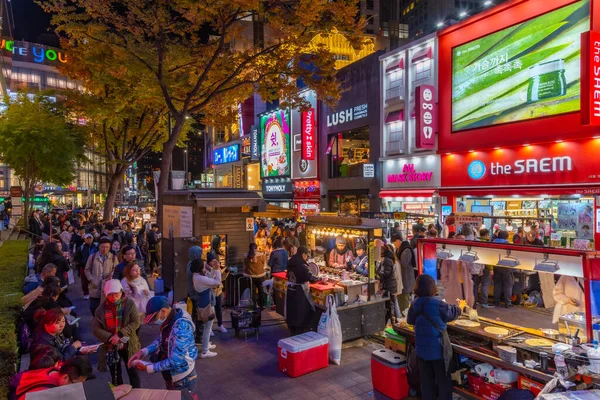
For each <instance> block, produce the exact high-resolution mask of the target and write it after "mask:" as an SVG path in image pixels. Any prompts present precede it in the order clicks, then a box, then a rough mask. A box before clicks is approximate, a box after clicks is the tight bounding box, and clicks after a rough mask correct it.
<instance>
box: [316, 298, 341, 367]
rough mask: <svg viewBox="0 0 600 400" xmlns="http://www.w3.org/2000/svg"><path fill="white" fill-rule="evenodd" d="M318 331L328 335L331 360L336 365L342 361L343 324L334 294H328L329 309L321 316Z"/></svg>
mask: <svg viewBox="0 0 600 400" xmlns="http://www.w3.org/2000/svg"><path fill="white" fill-rule="evenodd" d="M317 332H318V333H320V334H322V335H325V336H327V339H328V341H329V360H331V361H332V362H333V363H334V364H335V365H340V363H341V361H342V324H341V323H340V318H339V316H338V313H337V308H336V306H335V298H334V297H333V295H331V294H330V295H328V296H327V310H326V311H325V312H324V313H323V315H322V316H321V320H320V321H319V326H318V328H317Z"/></svg>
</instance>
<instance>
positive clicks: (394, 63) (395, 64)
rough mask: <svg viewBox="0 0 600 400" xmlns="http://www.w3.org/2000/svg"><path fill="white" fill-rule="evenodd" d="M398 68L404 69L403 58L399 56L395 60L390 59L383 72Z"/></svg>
mask: <svg viewBox="0 0 600 400" xmlns="http://www.w3.org/2000/svg"><path fill="white" fill-rule="evenodd" d="M399 69H404V58H401V59H400V60H397V61H392V62H391V63H390V64H389V65H388V66H387V68H386V69H385V72H392V71H397V70H399Z"/></svg>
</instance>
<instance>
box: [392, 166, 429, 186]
mask: <svg viewBox="0 0 600 400" xmlns="http://www.w3.org/2000/svg"><path fill="white" fill-rule="evenodd" d="M432 177H433V172H432V171H426V172H419V171H417V170H416V169H415V164H405V165H404V167H403V168H402V173H401V174H388V176H387V181H388V182H389V183H393V182H397V183H404V182H430V181H431V178H432Z"/></svg>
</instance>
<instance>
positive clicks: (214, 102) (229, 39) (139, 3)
mask: <svg viewBox="0 0 600 400" xmlns="http://www.w3.org/2000/svg"><path fill="white" fill-rule="evenodd" d="M38 2H39V4H40V5H41V6H42V7H43V8H44V9H45V10H46V11H47V12H49V13H52V15H53V17H52V23H53V24H54V25H55V27H56V32H57V33H58V34H59V35H60V36H61V38H62V39H63V47H64V48H65V50H66V51H67V52H68V53H69V54H77V53H78V52H81V51H86V50H85V49H88V48H96V47H97V48H101V49H103V50H102V51H106V52H107V53H105V54H106V55H107V56H108V55H109V54H110V56H109V58H111V63H112V65H111V66H109V67H108V68H116V69H119V70H123V73H129V74H131V75H133V76H135V77H136V78H137V80H138V82H134V83H135V86H133V87H132V91H133V92H134V93H136V96H137V93H138V92H142V96H141V98H142V99H144V100H142V99H140V100H139V101H140V102H141V101H154V100H159V103H160V105H161V106H163V107H164V108H165V109H166V111H168V112H169V113H170V114H171V116H172V118H173V121H174V126H173V128H172V132H171V135H170V137H168V138H167V139H166V140H165V141H164V143H163V145H162V153H163V154H162V164H161V176H162V177H164V178H163V179H160V181H159V185H158V187H159V193H158V194H157V195H160V194H161V193H163V192H164V191H165V190H167V188H168V179H166V177H168V176H169V172H170V171H169V168H170V164H171V157H172V152H173V150H174V148H175V146H176V145H177V142H178V141H179V140H180V138H181V135H182V134H183V133H184V132H185V128H186V120H187V119H188V118H189V117H190V116H194V118H196V119H197V120H198V122H200V123H203V124H205V125H213V124H214V123H215V121H218V122H220V123H223V121H222V116H223V115H230V114H231V113H230V112H229V110H231V108H232V106H235V105H236V104H238V103H240V102H242V101H244V100H245V99H247V98H248V97H249V96H250V95H251V94H252V93H253V92H255V91H257V92H258V93H260V94H261V96H262V98H263V100H266V101H272V100H275V99H279V101H280V105H281V106H284V107H285V106H292V107H305V106H306V104H305V100H304V99H303V98H302V97H300V96H299V95H298V91H297V88H296V80H297V79H299V78H301V79H302V80H303V81H304V82H305V84H307V85H308V86H309V87H310V88H312V89H314V90H315V91H316V92H317V94H318V95H319V97H320V98H322V99H324V100H325V101H326V102H327V103H334V102H335V101H337V99H339V93H340V85H339V82H338V81H337V80H336V78H335V70H334V63H335V60H334V55H333V54H332V53H331V52H330V51H329V50H328V49H327V48H326V47H325V46H313V45H311V39H312V38H313V37H314V36H316V35H318V34H321V35H327V34H329V33H331V32H334V31H335V30H337V31H343V32H345V33H346V34H347V36H348V37H349V38H350V40H351V41H352V42H353V43H354V44H355V45H356V46H357V47H360V46H361V45H362V43H361V39H360V33H361V29H362V27H363V25H364V23H363V20H362V19H360V18H357V11H358V10H357V7H356V1H355V0H336V1H331V0H287V1H286V0H227V1H221V0H205V1H197V0H121V1H112V0H38ZM253 24H254V25H255V26H262V32H264V37H259V39H258V40H253V37H248V34H247V32H248V30H247V28H248V27H249V26H252V25H253ZM98 57H102V55H101V54H98ZM125 71H127V72H125ZM152 108H153V107H152ZM159 109H161V110H162V108H159Z"/></svg>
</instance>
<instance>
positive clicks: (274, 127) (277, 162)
mask: <svg viewBox="0 0 600 400" xmlns="http://www.w3.org/2000/svg"><path fill="white" fill-rule="evenodd" d="M289 120H290V117H289V111H287V110H278V111H275V112H272V113H269V114H265V115H262V116H261V117H260V143H261V152H262V155H261V158H260V160H261V161H260V164H261V169H260V176H261V177H265V176H272V177H278V176H289V175H290V126H289Z"/></svg>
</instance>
